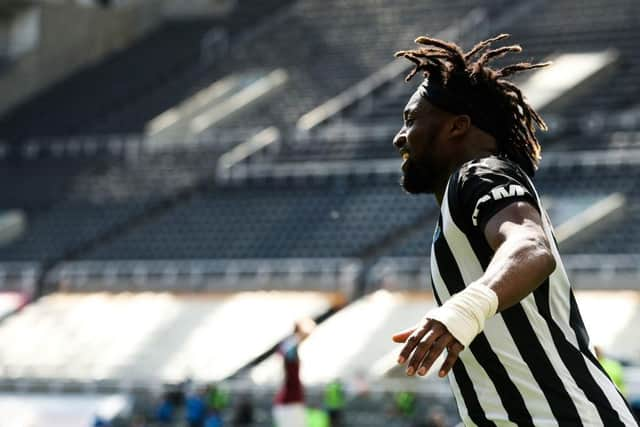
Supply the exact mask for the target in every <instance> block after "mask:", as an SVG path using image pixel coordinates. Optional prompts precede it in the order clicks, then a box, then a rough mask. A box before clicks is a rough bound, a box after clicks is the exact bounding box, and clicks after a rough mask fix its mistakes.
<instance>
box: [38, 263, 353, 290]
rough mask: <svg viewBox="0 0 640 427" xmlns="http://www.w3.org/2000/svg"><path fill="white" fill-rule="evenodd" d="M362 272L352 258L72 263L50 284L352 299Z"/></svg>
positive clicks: (53, 275)
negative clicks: (310, 293)
mask: <svg viewBox="0 0 640 427" xmlns="http://www.w3.org/2000/svg"><path fill="white" fill-rule="evenodd" d="M361 270H362V265H361V263H360V261H359V260H355V259H347V258H316V259H313V258H299V259H291V258H287V259H235V260H234V259H231V260H221V259H214V260H186V261H180V260H161V261H143V260H139V261H131V260H129V261H73V262H65V263H62V264H60V265H58V266H57V267H55V268H54V269H53V270H52V271H51V272H50V273H49V275H48V277H47V281H48V282H51V283H58V284H59V286H60V287H61V288H62V289H69V290H87V291H88V290H112V291H117V290H156V291H161V290H180V291H189V290H191V291H223V290H229V291H242V290H257V289H316V290H323V291H337V292H342V293H344V294H345V295H350V294H351V292H352V291H353V287H354V284H355V281H356V279H357V277H358V275H359V274H360V272H361Z"/></svg>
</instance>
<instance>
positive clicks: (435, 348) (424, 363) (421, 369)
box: [416, 333, 454, 375]
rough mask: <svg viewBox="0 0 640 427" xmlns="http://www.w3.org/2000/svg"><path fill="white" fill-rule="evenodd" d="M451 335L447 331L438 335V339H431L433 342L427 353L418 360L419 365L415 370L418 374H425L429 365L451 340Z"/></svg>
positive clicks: (429, 367)
mask: <svg viewBox="0 0 640 427" xmlns="http://www.w3.org/2000/svg"><path fill="white" fill-rule="evenodd" d="M453 339H454V338H453V336H451V334H449V333H445V334H444V335H440V336H439V337H438V339H436V340H435V341H433V344H432V345H431V347H430V348H429V353H428V354H427V355H426V357H424V358H423V359H422V360H420V362H419V365H418V366H416V370H417V372H418V375H425V374H426V373H427V372H428V371H429V369H431V365H433V362H435V361H436V359H437V358H438V357H439V356H440V354H442V352H443V351H444V349H445V348H446V347H447V345H448V344H449V343H451V341H452V340H453Z"/></svg>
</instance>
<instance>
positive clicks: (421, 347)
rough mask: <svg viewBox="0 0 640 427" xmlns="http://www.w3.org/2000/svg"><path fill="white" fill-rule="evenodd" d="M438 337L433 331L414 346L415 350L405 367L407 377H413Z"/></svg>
mask: <svg viewBox="0 0 640 427" xmlns="http://www.w3.org/2000/svg"><path fill="white" fill-rule="evenodd" d="M439 337H440V334H439V333H438V332H436V331H434V330H433V329H431V330H430V331H429V332H427V333H426V334H425V336H424V338H423V339H422V340H421V342H420V343H418V345H417V346H416V350H415V351H414V352H413V356H411V360H409V365H408V366H407V375H413V374H414V373H416V372H417V371H418V368H419V367H420V363H421V362H422V360H423V359H424V358H425V357H426V356H427V354H428V353H430V352H431V350H432V348H431V347H432V345H433V343H434V342H435V341H436V340H437V339H438V338H439Z"/></svg>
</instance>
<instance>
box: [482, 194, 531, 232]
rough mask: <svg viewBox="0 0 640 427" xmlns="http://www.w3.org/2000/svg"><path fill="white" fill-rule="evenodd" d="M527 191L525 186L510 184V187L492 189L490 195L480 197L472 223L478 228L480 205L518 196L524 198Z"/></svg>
mask: <svg viewBox="0 0 640 427" xmlns="http://www.w3.org/2000/svg"><path fill="white" fill-rule="evenodd" d="M526 192H527V190H525V189H524V187H523V186H521V185H518V184H510V185H509V186H506V185H501V186H499V187H496V188H494V189H492V190H491V191H490V192H489V193H487V194H485V195H484V196H482V197H480V198H479V199H478V201H477V203H476V208H475V209H474V210H473V216H472V217H471V221H472V222H473V225H474V226H476V227H477V226H478V214H479V213H480V205H481V204H483V203H485V202H487V201H489V200H492V199H493V200H494V201H498V200H501V199H506V198H507V197H516V196H524V194H525V193H526Z"/></svg>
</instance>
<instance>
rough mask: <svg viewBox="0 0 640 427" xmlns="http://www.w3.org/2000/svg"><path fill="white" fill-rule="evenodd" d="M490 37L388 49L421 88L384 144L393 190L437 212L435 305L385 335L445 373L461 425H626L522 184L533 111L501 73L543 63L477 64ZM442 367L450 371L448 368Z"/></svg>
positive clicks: (547, 227) (552, 244) (536, 120)
mask: <svg viewBox="0 0 640 427" xmlns="http://www.w3.org/2000/svg"><path fill="white" fill-rule="evenodd" d="M507 37H508V35H507V34H501V35H498V36H496V37H494V38H491V39H488V40H484V41H482V42H480V43H478V44H476V45H475V46H474V47H473V48H472V49H471V50H469V51H467V52H465V51H463V50H462V49H461V48H460V46H458V45H457V44H455V43H452V42H448V41H445V40H440V39H436V38H433V37H427V36H425V37H419V38H417V39H416V43H418V44H419V45H420V46H419V47H418V48H417V49H412V50H406V51H400V52H397V53H396V56H402V57H404V58H406V59H407V60H409V61H411V62H412V63H413V64H414V65H415V67H414V68H413V69H412V70H411V72H410V73H409V75H408V76H407V78H406V80H409V79H411V78H412V77H413V76H415V75H416V74H418V73H422V74H423V75H424V80H423V82H422V84H421V85H420V86H419V87H418V89H417V90H416V91H415V93H414V94H413V95H412V96H411V98H410V99H409V102H408V103H407V105H406V107H405V110H404V112H403V114H402V116H403V125H402V128H401V129H400V130H399V131H398V133H397V135H396V136H395V138H394V140H393V144H394V146H395V147H396V148H397V150H398V151H399V154H400V156H401V157H402V159H403V163H402V166H401V170H402V186H403V188H404V189H405V190H406V191H407V192H408V193H412V194H433V195H434V196H435V199H436V202H437V203H438V205H439V206H440V216H439V219H438V222H437V224H436V227H435V230H434V234H433V239H432V245H431V256H430V263H431V264H430V266H431V282H432V290H433V293H434V297H435V299H436V301H437V303H438V307H437V308H435V309H432V310H431V311H429V312H427V313H426V314H425V315H424V316H423V318H422V319H416V320H417V323H416V325H415V326H413V327H411V328H409V329H407V330H405V331H403V332H400V333H398V334H396V335H394V336H393V340H394V341H395V342H397V343H403V344H404V345H403V347H402V349H401V351H400V355H399V357H398V363H400V364H404V363H407V368H406V369H407V371H406V372H407V375H409V376H413V375H416V374H417V375H420V376H424V375H426V374H427V373H428V372H429V370H430V369H431V367H432V365H433V364H434V362H435V361H436V359H437V358H438V357H439V356H440V355H441V354H442V353H443V352H445V354H446V357H445V361H444V363H443V364H442V365H441V366H439V367H437V372H438V375H439V376H440V377H445V376H448V377H449V380H450V385H451V388H452V389H453V393H454V396H455V398H456V403H457V405H458V411H459V413H460V417H461V419H462V420H463V421H464V423H465V424H467V425H481V426H484V425H492V426H493V425H518V426H534V425H558V424H560V425H567V426H582V425H589V426H596V425H598V426H602V425H606V426H607V427H609V426H618V427H622V426H627V427H628V426H637V425H638V424H637V423H636V421H635V420H634V418H633V415H632V414H631V410H630V408H629V405H628V404H627V402H626V401H625V399H624V397H622V396H621V395H620V393H619V392H618V390H617V389H616V387H615V385H614V384H613V382H612V381H611V380H610V379H609V377H608V376H607V374H606V373H605V372H604V370H603V369H602V367H601V366H600V364H599V363H598V361H597V359H596V357H595V355H594V354H593V353H592V352H591V350H590V344H589V337H588V335H587V332H586V329H585V326H584V323H583V321H582V318H581V315H580V311H579V309H578V306H577V303H576V300H575V296H574V294H573V290H572V287H571V284H570V282H569V279H568V277H567V274H566V271H565V269H564V268H563V265H562V260H561V259H560V255H559V251H558V247H557V243H556V241H555V240H556V239H555V235H554V231H553V227H552V226H551V221H550V220H549V218H548V215H547V214H546V211H545V210H544V207H543V206H542V203H541V201H540V198H539V196H538V192H537V190H536V188H535V186H534V184H533V182H532V178H533V176H534V174H535V171H536V170H537V169H538V165H539V162H540V159H541V147H540V144H539V143H538V140H537V138H536V135H535V133H536V128H538V129H542V130H546V124H545V122H544V121H543V119H542V117H541V116H540V115H539V114H538V113H537V112H536V111H535V109H534V108H533V107H532V106H531V105H529V103H528V102H527V100H526V99H525V97H524V95H523V94H522V92H521V90H520V89H519V88H518V87H517V86H516V85H515V84H514V83H512V82H510V81H508V80H507V78H508V77H509V76H511V75H513V74H515V73H518V72H521V71H528V70H534V69H538V68H542V67H546V66H547V65H549V63H540V64H532V63H528V62H520V63H517V64H513V65H506V66H504V67H502V68H495V69H494V68H492V67H490V66H489V63H490V62H491V61H492V60H495V59H497V58H501V57H503V56H505V55H506V54H509V53H519V52H521V51H522V48H521V47H520V46H519V45H510V46H502V47H498V48H493V46H492V45H493V44H494V43H495V42H498V41H500V40H503V39H505V38H507ZM450 371H452V374H450Z"/></svg>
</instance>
